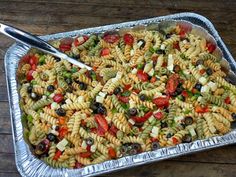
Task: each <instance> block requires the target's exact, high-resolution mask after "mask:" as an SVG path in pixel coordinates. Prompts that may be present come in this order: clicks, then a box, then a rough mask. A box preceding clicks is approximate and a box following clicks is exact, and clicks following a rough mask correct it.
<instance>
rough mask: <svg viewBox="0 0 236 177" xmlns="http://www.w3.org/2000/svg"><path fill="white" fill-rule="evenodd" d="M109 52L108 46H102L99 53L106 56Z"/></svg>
mask: <svg viewBox="0 0 236 177" xmlns="http://www.w3.org/2000/svg"><path fill="white" fill-rule="evenodd" d="M109 54H110V49H109V48H103V49H102V50H101V53H100V55H101V56H106V55H109Z"/></svg>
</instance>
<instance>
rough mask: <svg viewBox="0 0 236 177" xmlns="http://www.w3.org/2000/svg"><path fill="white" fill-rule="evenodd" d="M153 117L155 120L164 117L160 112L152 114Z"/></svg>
mask: <svg viewBox="0 0 236 177" xmlns="http://www.w3.org/2000/svg"><path fill="white" fill-rule="evenodd" d="M153 116H154V117H155V118H156V119H158V120H160V119H162V118H163V116H164V115H163V113H162V112H156V113H154V114H153Z"/></svg>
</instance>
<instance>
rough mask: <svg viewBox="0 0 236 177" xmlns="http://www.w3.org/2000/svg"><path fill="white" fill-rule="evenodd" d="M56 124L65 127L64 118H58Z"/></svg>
mask: <svg viewBox="0 0 236 177" xmlns="http://www.w3.org/2000/svg"><path fill="white" fill-rule="evenodd" d="M58 123H59V124H60V125H65V123H66V119H65V117H58Z"/></svg>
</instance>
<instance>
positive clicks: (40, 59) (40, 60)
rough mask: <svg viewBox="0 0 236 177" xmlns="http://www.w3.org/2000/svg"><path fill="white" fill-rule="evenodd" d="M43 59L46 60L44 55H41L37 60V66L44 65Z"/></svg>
mask: <svg viewBox="0 0 236 177" xmlns="http://www.w3.org/2000/svg"><path fill="white" fill-rule="evenodd" d="M45 59H46V57H45V55H42V56H41V57H40V58H39V64H40V65H43V64H45Z"/></svg>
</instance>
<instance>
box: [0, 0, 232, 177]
mask: <svg viewBox="0 0 236 177" xmlns="http://www.w3.org/2000/svg"><path fill="white" fill-rule="evenodd" d="M185 11H189V12H196V13H199V14H201V15H204V16H206V17H207V18H209V19H210V20H211V21H212V23H213V24H214V25H215V27H216V29H217V30H218V32H219V34H220V36H221V37H222V39H223V40H224V41H225V43H226V45H227V47H228V48H229V49H230V51H231V53H232V55H233V56H234V57H236V38H235V37H234V36H235V34H236V17H235V14H236V1H234V0H228V1H226V2H223V1H222V0H212V1H205V0H198V1H190V0H179V1H172V0H159V1H157V0H146V1H138V0H129V1H127V0H119V1H117V0H79V1H78V0H77V1H76V0H50V1H49V0H37V1H34V0H0V21H1V22H4V23H7V24H11V25H13V26H16V27H19V28H22V29H24V30H26V31H29V32H31V33H34V34H36V35H44V34H51V33H58V32H63V31H72V30H76V29H82V28H86V27H94V26H99V25H106V24H111V23H119V22H125V21H130V20H137V19H145V18H149V17H155V16H160V15H167V14H171V13H178V12H185ZM13 42H14V41H13V40H11V39H9V38H7V37H5V36H3V35H0V113H1V114H0V145H1V146H0V177H19V176H20V175H19V173H18V172H17V169H16V166H15V159H14V151H13V144H12V135H11V123H10V114H9V106H8V102H7V100H8V99H7V91H6V81H5V72H4V62H3V59H4V54H5V52H6V50H7V48H8V47H9V46H10V45H11V44H13ZM235 147H236V145H231V146H226V147H222V148H218V149H212V150H209V151H206V152H200V153H195V154H191V155H186V156H182V157H178V158H175V159H171V160H166V161H162V162H157V163H151V164H147V165H142V166H139V167H134V168H131V169H127V170H121V171H119V172H114V173H110V174H105V175H102V176H114V177H116V176H117V177H118V176H126V177H141V176H147V177H152V176H158V177H179V176H181V177H188V176H194V177H205V176H208V177H233V176H235V173H236V160H235V159H236V151H235Z"/></svg>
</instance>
